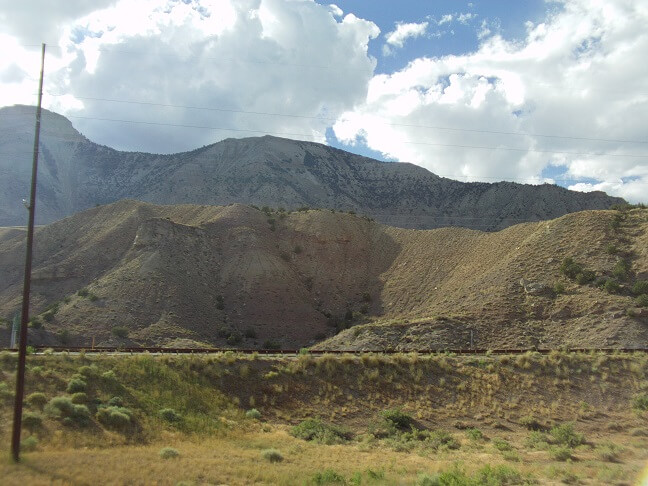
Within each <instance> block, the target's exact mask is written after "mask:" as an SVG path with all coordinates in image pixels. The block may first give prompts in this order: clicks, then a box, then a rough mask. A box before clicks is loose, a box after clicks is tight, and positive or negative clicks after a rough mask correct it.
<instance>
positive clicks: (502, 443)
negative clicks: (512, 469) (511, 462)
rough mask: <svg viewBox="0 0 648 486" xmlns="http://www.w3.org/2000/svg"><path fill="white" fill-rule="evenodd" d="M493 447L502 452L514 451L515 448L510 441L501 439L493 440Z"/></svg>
mask: <svg viewBox="0 0 648 486" xmlns="http://www.w3.org/2000/svg"><path fill="white" fill-rule="evenodd" d="M493 445H494V446H495V449H497V450H498V451H500V452H505V451H512V450H513V446H512V445H511V444H510V443H509V442H508V441H506V440H504V439H500V438H499V437H497V438H495V439H493Z"/></svg>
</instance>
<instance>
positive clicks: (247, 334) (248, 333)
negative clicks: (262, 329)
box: [243, 327, 257, 339]
mask: <svg viewBox="0 0 648 486" xmlns="http://www.w3.org/2000/svg"><path fill="white" fill-rule="evenodd" d="M243 336H245V337H246V338H248V339H256V337H257V333H256V330H255V329H253V328H251V327H248V328H247V329H246V330H245V332H244V333H243Z"/></svg>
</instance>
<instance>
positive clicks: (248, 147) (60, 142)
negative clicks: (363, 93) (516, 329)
mask: <svg viewBox="0 0 648 486" xmlns="http://www.w3.org/2000/svg"><path fill="white" fill-rule="evenodd" d="M33 126H34V107H28V106H14V107H8V108H1V109H0V153H2V157H0V226H10V225H22V224H25V221H26V212H25V210H24V207H23V206H22V203H21V200H22V199H23V198H26V197H28V193H29V180H30V176H31V152H32V146H33ZM40 150H41V155H40V168H39V177H38V191H37V195H38V200H37V221H38V222H40V223H48V222H52V221H55V220H57V219H61V218H63V217H66V216H69V215H71V214H74V213H75V212H77V211H81V210H84V209H87V208H91V207H93V206H95V205H97V204H106V203H110V202H114V201H117V200H119V199H123V198H133V199H139V200H143V201H148V202H152V203H157V204H184V203H192V204H212V205H219V204H230V203H235V202H238V203H245V204H256V205H259V206H266V205H267V206H270V207H275V208H277V207H285V208H287V209H295V208H297V207H300V206H310V207H316V208H335V209H339V210H345V211H348V210H353V211H356V212H358V213H360V214H366V215H368V216H371V217H373V218H375V219H376V220H378V221H380V222H381V223H385V224H389V225H392V226H397V227H402V228H421V229H427V228H437V227H444V226H463V227H470V228H476V229H483V230H488V231H491V230H497V229H501V228H505V227H507V226H510V225H512V224H517V223H519V222H524V221H538V220H545V219H551V218H555V217H558V216H561V215H563V214H567V213H570V212H575V211H581V210H586V209H607V208H609V207H610V206H611V205H612V204H616V203H621V202H623V200H621V199H619V198H612V197H609V196H607V195H605V194H604V193H601V192H592V193H581V192H573V191H568V190H566V189H564V188H560V187H557V186H553V185H541V186H532V185H521V184H515V183H510V182H501V183H495V184H486V183H461V182H457V181H453V180H450V179H444V178H441V177H438V176H436V175H434V174H432V173H431V172H429V171H427V170H425V169H423V168H421V167H418V166H416V165H412V164H407V163H385V162H379V161H376V160H373V159H369V158H366V157H361V156H358V155H353V154H350V153H348V152H344V151H342V150H337V149H334V148H331V147H328V146H325V145H321V144H316V143H310V142H300V141H293V140H288V139H281V138H276V137H260V138H247V139H227V140H224V141H222V142H219V143H216V144H214V145H209V146H206V147H203V148H200V149H197V150H194V151H191V152H185V153H178V154H172V155H154V154H146V153H136V152H120V151H117V150H113V149H111V148H108V147H104V146H101V145H97V144H95V143H93V142H91V141H89V140H88V139H86V138H85V137H83V136H82V135H81V134H80V133H79V132H77V131H76V130H75V129H74V128H73V127H72V124H71V123H70V122H69V121H68V120H67V119H66V118H64V117H62V116H60V115H57V114H55V113H52V112H49V111H44V112H43V117H42V134H41V144H40Z"/></svg>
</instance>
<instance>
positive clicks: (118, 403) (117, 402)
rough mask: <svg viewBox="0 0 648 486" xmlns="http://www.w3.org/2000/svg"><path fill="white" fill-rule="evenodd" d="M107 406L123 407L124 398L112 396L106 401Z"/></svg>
mask: <svg viewBox="0 0 648 486" xmlns="http://www.w3.org/2000/svg"><path fill="white" fill-rule="evenodd" d="M106 403H107V404H108V406H109V407H123V406H124V399H123V398H122V397H112V398H111V399H110V400H108V401H107V402H106Z"/></svg>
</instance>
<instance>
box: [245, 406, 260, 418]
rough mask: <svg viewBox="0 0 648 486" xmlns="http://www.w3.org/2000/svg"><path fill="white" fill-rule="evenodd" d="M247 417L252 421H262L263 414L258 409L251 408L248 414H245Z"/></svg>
mask: <svg viewBox="0 0 648 486" xmlns="http://www.w3.org/2000/svg"><path fill="white" fill-rule="evenodd" d="M245 416H246V417H247V418H250V419H256V420H258V419H260V418H261V412H259V411H258V410H257V409H256V408H251V409H250V410H248V411H247V412H245Z"/></svg>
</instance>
